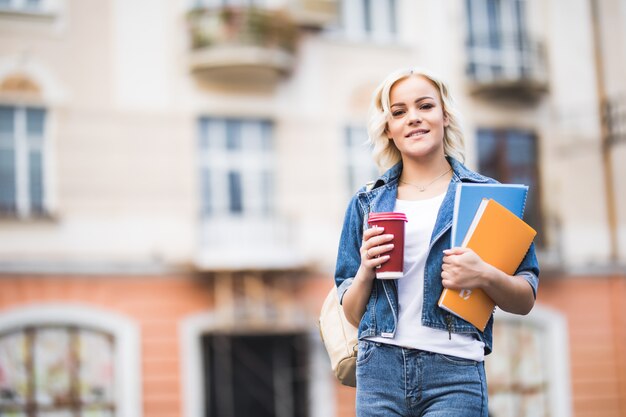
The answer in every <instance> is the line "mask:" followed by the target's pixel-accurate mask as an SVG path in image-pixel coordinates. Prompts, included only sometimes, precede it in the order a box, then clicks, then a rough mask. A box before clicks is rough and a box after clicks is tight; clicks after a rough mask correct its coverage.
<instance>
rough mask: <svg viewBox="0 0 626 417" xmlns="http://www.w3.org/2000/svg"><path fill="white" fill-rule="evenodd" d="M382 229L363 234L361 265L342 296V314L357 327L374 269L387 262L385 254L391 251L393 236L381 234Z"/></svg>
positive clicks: (376, 228) (372, 279)
mask: <svg viewBox="0 0 626 417" xmlns="http://www.w3.org/2000/svg"><path fill="white" fill-rule="evenodd" d="M384 231H385V229H384V228H382V227H371V228H369V229H367V230H365V231H364V232H363V242H362V243H361V249H360V251H359V252H360V254H361V265H360V266H359V270H358V271H357V273H356V276H355V277H354V281H353V283H352V285H351V286H350V287H348V290H347V291H346V292H345V294H344V296H343V312H344V313H345V315H346V318H347V319H348V321H349V322H350V323H351V324H352V325H353V326H354V327H359V323H360V321H361V318H362V317H363V314H364V313H365V306H366V304H367V301H368V300H369V297H370V294H371V292H372V285H374V278H375V277H376V268H377V267H378V266H379V265H382V264H384V263H385V262H387V261H388V260H389V255H385V253H387V252H389V251H390V250H391V249H393V244H392V243H390V242H391V240H392V239H393V235H389V234H387V235H386V234H383V232H384Z"/></svg>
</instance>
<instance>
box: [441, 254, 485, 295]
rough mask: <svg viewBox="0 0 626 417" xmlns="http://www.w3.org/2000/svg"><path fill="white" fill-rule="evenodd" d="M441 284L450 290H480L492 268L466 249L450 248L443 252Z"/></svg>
mask: <svg viewBox="0 0 626 417" xmlns="http://www.w3.org/2000/svg"><path fill="white" fill-rule="evenodd" d="M443 254H444V257H443V266H442V272H441V279H442V281H441V283H442V285H443V286H444V287H445V288H449V289H451V290H462V289H474V288H482V287H483V286H484V285H486V279H485V277H486V276H487V274H488V273H489V272H490V269H491V268H493V267H492V266H491V265H489V264H488V263H486V262H485V261H483V260H482V259H480V257H479V256H478V255H477V254H476V253H475V252H474V251H473V250H471V249H468V248H459V247H457V248H452V249H447V250H444V251H443Z"/></svg>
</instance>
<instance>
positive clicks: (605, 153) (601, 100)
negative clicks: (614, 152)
mask: <svg viewBox="0 0 626 417" xmlns="http://www.w3.org/2000/svg"><path fill="white" fill-rule="evenodd" d="M590 1H591V26H592V31H593V47H594V48H593V49H594V63H595V70H596V90H597V92H598V107H599V113H600V121H601V122H600V135H601V138H600V140H601V147H602V162H603V164H602V168H603V174H604V185H605V195H606V214H607V221H608V226H609V243H610V252H609V261H610V262H611V264H612V265H616V264H617V214H616V212H615V204H616V203H615V187H614V185H613V162H612V160H611V132H610V131H609V126H608V123H606V119H605V118H606V117H608V115H607V112H606V110H607V109H608V103H609V102H608V97H607V94H606V86H605V82H604V60H603V58H602V34H601V33H600V27H601V25H600V4H599V1H598V0H590Z"/></svg>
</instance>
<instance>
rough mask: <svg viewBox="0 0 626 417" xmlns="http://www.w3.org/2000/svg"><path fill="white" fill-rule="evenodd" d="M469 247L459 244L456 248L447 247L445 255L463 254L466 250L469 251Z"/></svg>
mask: <svg viewBox="0 0 626 417" xmlns="http://www.w3.org/2000/svg"><path fill="white" fill-rule="evenodd" d="M468 250H469V249H467V248H461V247H459V246H456V247H454V248H450V249H446V250H444V251H443V253H444V255H448V256H449V255H462V254H464V253H465V252H467V251H468Z"/></svg>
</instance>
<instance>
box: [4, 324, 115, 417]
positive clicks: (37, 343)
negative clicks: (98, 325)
mask: <svg viewBox="0 0 626 417" xmlns="http://www.w3.org/2000/svg"><path fill="white" fill-rule="evenodd" d="M113 370H114V338H113V336H112V335H111V334H108V333H104V332H100V331H95V330H91V329H88V328H80V327H73V326H52V325H45V326H37V327H26V328H23V329H20V330H15V331H11V332H5V333H2V334H0V415H3V416H5V415H6V416H15V417H23V416H42V417H43V416H52V415H54V416H55V417H57V416H58V417H66V416H67V417H73V416H78V415H80V416H90V417H91V416H98V417H114V416H115V415H116V408H115V402H114V389H115V385H114V379H115V375H114V372H113Z"/></svg>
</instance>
